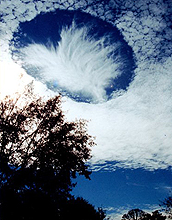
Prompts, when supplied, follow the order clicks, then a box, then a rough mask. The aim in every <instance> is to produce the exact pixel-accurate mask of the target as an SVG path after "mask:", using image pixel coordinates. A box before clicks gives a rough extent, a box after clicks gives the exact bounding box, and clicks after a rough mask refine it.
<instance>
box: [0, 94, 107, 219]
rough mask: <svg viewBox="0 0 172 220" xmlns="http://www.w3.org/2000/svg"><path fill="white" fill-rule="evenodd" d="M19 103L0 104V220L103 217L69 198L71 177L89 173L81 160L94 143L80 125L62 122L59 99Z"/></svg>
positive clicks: (101, 212) (83, 125)
mask: <svg viewBox="0 0 172 220" xmlns="http://www.w3.org/2000/svg"><path fill="white" fill-rule="evenodd" d="M19 99H20V98H17V99H16V100H12V99H10V98H6V99H5V100H3V101H1V103H0V112H1V115H0V163H1V164H0V190H1V192H0V193H1V194H0V196H1V197H0V208H1V210H0V211H1V214H0V215H1V219H2V220H8V219H18V220H20V219H24V220H31V219H64V220H65V219H69V218H70V219H80V220H82V219H83V220H89V219H95V220H102V219H104V218H105V214H104V212H103V211H102V210H98V211H97V210H96V209H95V208H94V207H93V206H92V205H90V204H89V203H87V202H86V201H85V200H83V199H79V198H77V199H75V198H74V197H73V196H72V195H71V190H72V188H73V187H74V186H75V183H73V179H74V178H76V174H77V173H78V174H80V175H84V176H85V177H86V178H88V179H89V178H90V174H91V172H90V171H89V167H88V165H86V163H85V162H86V161H87V160H88V159H90V158H91V154H90V150H91V147H92V146H93V145H94V144H95V143H94V140H93V138H92V137H91V136H90V135H88V133H87V129H86V122H85V121H84V120H78V121H75V122H67V121H66V120H65V117H64V114H63V112H62V109H61V97H60V96H56V97H54V98H51V99H49V100H47V101H43V99H41V98H39V99H34V100H33V101H31V102H30V103H29V102H28V103H26V104H24V105H22V104H21V103H20V105H18V102H19ZM81 210H82V211H83V213H82V212H81Z"/></svg>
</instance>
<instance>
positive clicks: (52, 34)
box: [0, 0, 172, 219]
mask: <svg viewBox="0 0 172 220" xmlns="http://www.w3.org/2000/svg"><path fill="white" fill-rule="evenodd" d="M87 3H88V2H87V1H84V0H81V1H77V2H76V1H75V2H73V1H72V0H70V1H69V2H68V1H60V2H59V1H58V0H55V1H51V0H47V1H46V2H45V1H32V0H31V1H25V0H14V1H13V4H11V1H10V0H7V1H3V2H1V4H0V9H1V11H2V15H3V16H2V19H1V21H0V28H1V33H0V46H1V54H0V62H1V63H2V64H3V62H6V63H7V64H8V65H7V66H8V68H9V67H10V66H11V69H10V68H9V69H7V70H5V68H4V69H3V68H2V71H1V75H2V76H5V75H7V74H9V75H10V74H11V76H10V77H8V80H7V86H6V87H9V89H10V87H14V86H15V85H14V84H17V83H16V81H15V83H12V81H11V82H10V79H12V78H14V75H15V74H19V73H20V72H21V71H22V72H24V75H27V76H31V77H33V79H34V87H35V91H37V92H38V93H40V94H41V95H50V96H52V95H56V94H58V92H61V93H62V94H63V106H62V108H63V110H64V111H65V113H66V118H67V120H75V119H79V118H84V119H86V120H88V132H89V134H91V135H92V136H94V137H95V141H96V143H97V145H96V146H95V147H94V148H93V149H92V159H91V160H90V161H89V164H90V167H91V169H92V170H93V174H92V176H91V181H88V180H84V179H83V178H82V177H79V178H78V179H77V181H78V185H77V187H76V188H75V189H74V194H75V195H78V196H83V197H84V198H85V199H87V200H88V201H89V202H90V203H92V204H93V205H95V206H96V207H97V206H102V207H103V208H105V209H107V212H108V213H116V217H115V214H114V215H113V218H114V219H120V217H119V215H118V214H122V213H125V212H126V211H127V210H129V209H131V208H141V209H146V210H150V211H151V210H154V209H155V208H156V207H157V206H158V205H159V200H161V199H163V198H165V197H166V196H168V195H169V194H170V193H171V187H172V184H171V178H172V177H171V166H172V146H171V143H172V135H171V134H172V114H171V113H172V104H171V103H172V102H171V97H172V86H171V85H172V77H171V74H172V71H171V66H172V57H171V54H172V49H171V39H172V30H171V25H172V21H171V12H172V5H171V3H170V1H166V2H164V1H163V0H145V1H144V2H143V1H142V0H137V1H133V0H126V1H125V0H124V1H122V2H121V3H120V4H119V2H118V1H115V0H114V1H112V0H109V1H106V3H105V4H104V3H103V1H102V2H98V1H96V2H95V1H90V4H89V5H88V4H87ZM14 63H15V64H14ZM15 65H16V66H18V67H16V69H15V68H13V66H15ZM1 66H3V65H1ZM12 70H13V71H12ZM12 72H13V73H12ZM12 74H13V75H12ZM2 76H1V77H2ZM2 78H3V77H2ZM2 78H1V81H2ZM15 78H16V79H18V81H20V79H21V77H18V78H17V77H15ZM3 84H4V83H3ZM9 85H11V86H9ZM6 87H4V89H5V88H6Z"/></svg>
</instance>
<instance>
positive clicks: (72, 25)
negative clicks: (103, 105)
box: [11, 10, 135, 103]
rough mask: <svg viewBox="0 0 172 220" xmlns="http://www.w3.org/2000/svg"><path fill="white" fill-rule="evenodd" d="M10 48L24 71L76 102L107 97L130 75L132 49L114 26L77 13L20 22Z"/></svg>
mask: <svg viewBox="0 0 172 220" xmlns="http://www.w3.org/2000/svg"><path fill="white" fill-rule="evenodd" d="M11 51H12V54H13V58H14V59H15V60H17V61H21V63H22V66H23V68H24V69H25V70H26V71H27V73H28V74H30V75H32V76H33V77H35V78H36V79H37V80H40V81H41V82H43V83H45V84H46V85H47V87H48V88H49V89H52V90H54V91H57V92H60V93H61V94H62V95H67V96H68V97H70V98H72V99H74V100H75V101H78V102H88V103H100V102H105V101H108V100H110V99H112V98H113V96H114V93H115V92H117V91H119V90H123V91H126V90H127V88H128V86H129V84H130V82H131V81H132V79H133V77H134V68H135V60H134V56H133V51H132V49H131V47H130V46H129V45H128V44H127V42H126V41H125V40H124V38H123V36H122V35H121V34H120V32H119V31H118V29H117V28H115V27H114V26H113V25H111V24H109V23H108V22H105V21H103V20H101V19H99V18H96V17H93V16H91V15H90V14H87V13H83V12H80V11H68V10H56V11H54V12H48V13H42V14H40V15H38V16H37V17H35V18H34V19H33V20H31V21H27V22H23V23H20V25H19V28H18V31H16V32H15V33H14V34H13V39H12V41H11Z"/></svg>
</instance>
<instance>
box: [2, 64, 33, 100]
mask: <svg viewBox="0 0 172 220" xmlns="http://www.w3.org/2000/svg"><path fill="white" fill-rule="evenodd" d="M30 81H31V77H30V76H28V75H27V74H26V72H25V71H24V69H23V68H21V67H20V66H19V65H18V64H16V63H14V62H13V61H12V60H11V61H1V62H0V99H1V100H2V99H3V98H4V97H5V96H7V95H10V96H13V95H14V94H15V93H16V92H18V93H22V92H23V91H24V86H25V85H26V84H28V83H29V82H30Z"/></svg>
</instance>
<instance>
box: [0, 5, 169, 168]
mask: <svg viewBox="0 0 172 220" xmlns="http://www.w3.org/2000/svg"><path fill="white" fill-rule="evenodd" d="M7 2H8V1H5V2H4V3H3V4H2V5H1V8H2V11H3V12H4V16H3V19H4V22H5V24H6V25H5V26H3V27H4V30H3V33H4V34H3V35H2V37H1V41H2V42H3V45H5V46H4V51H5V52H4V53H3V56H4V57H5V56H8V55H6V54H8V53H7V52H8V46H7V44H5V43H4V40H3V37H5V36H6V32H5V31H7V32H8V31H9V30H12V31H14V30H15V28H16V27H17V25H18V23H19V22H20V21H24V19H25V20H31V19H32V18H33V17H34V16H35V15H36V14H38V13H40V12H41V11H46V10H49V9H46V7H45V5H44V4H41V2H39V4H38V3H35V4H36V7H35V4H33V3H30V4H25V7H26V9H27V15H26V17H25V18H23V17H22V16H21V15H20V14H19V12H16V13H15V15H16V16H17V17H15V18H14V15H13V14H12V13H11V10H17V8H18V7H19V6H20V3H21V1H13V2H14V3H13V5H12V4H11V5H9V4H7ZM140 2H143V1H140ZM145 2H146V1H145ZM159 2H160V1H159ZM23 3H24V1H23ZM146 5H147V4H146ZM47 6H48V5H47ZM136 6H137V7H139V6H138V5H137V4H135V7H136ZM23 7H24V6H23V5H21V9H22V11H24V8H23ZM56 7H57V6H56ZM142 7H143V6H142ZM142 7H141V6H140V9H142ZM9 8H11V9H9ZM36 8H37V11H36ZM52 10H53V8H52ZM90 10H91V9H89V11H90ZM164 10H165V9H164ZM143 12H144V13H141V14H142V19H138V18H137V19H135V18H136V17H135V18H133V17H132V16H133V14H132V16H130V17H129V16H127V15H126V16H122V17H121V18H120V19H118V20H116V24H118V27H119V29H121V31H123V35H124V36H125V38H126V40H128V42H129V44H130V45H131V46H132V47H133V48H135V51H134V52H135V53H136V57H137V58H138V62H137V63H138V68H137V70H136V77H135V79H134V81H133V82H132V84H131V85H130V87H129V89H128V91H127V92H125V93H124V94H123V95H121V96H118V95H116V94H114V97H113V99H112V100H110V101H108V102H103V103H99V104H86V103H77V102H74V101H72V100H70V99H68V98H66V102H65V103H64V104H63V108H64V110H66V111H68V113H67V117H68V119H69V120H72V119H74V118H86V119H88V120H91V121H90V123H89V133H90V134H92V135H93V136H96V142H97V146H96V147H94V149H93V158H92V163H93V164H97V163H104V162H105V161H113V160H116V161H118V162H119V163H118V166H124V167H141V166H143V167H145V168H148V169H157V168H166V167H167V166H168V165H172V147H171V143H172V135H171V134H172V104H171V97H172V87H171V83H172V77H171V74H172V70H171V64H172V60H171V58H170V57H169V58H167V57H165V59H166V60H165V62H162V63H158V62H155V60H152V61H150V60H149V59H147V58H146V56H148V55H152V54H153V53H155V55H157V56H158V54H159V53H158V52H157V51H158V50H157V51H156V50H155V48H156V47H158V48H159V47H161V44H160V42H161V38H159V37H158V38H155V33H154V32H153V31H155V30H154V25H152V26H151V31H150V30H149V31H148V30H147V29H146V28H147V26H148V25H147V26H146V24H145V26H142V23H141V22H140V21H143V20H144V16H145V17H147V13H148V12H149V11H148V10H147V11H146V13H145V11H144V10H143ZM5 13H6V14H5ZM95 13H96V12H95ZM130 15H131V13H130ZM158 16H159V15H158ZM167 17H168V16H167ZM158 19H159V17H157V19H155V18H154V19H153V20H152V18H150V21H153V23H154V20H156V21H155V22H156V27H155V29H158V30H159V27H158V22H157V21H158ZM153 23H152V24H153ZM161 25H163V28H165V27H166V26H164V21H163V22H161ZM136 28H137V29H136ZM134 30H136V32H137V33H134ZM142 30H146V34H147V35H146V36H145V35H144V34H143V33H142ZM166 32H168V31H166ZM133 33H134V34H133ZM152 33H154V34H152ZM71 34H73V38H72V40H73V41H72V42H71V44H70V42H69V45H70V47H69V48H67V49H66V46H67V44H65V43H66V42H67V37H68V33H67V32H65V31H64V32H63V35H64V37H63V39H64V38H65V37H66V41H65V42H63V41H62V42H61V45H60V49H59V51H55V50H47V48H45V47H44V46H41V45H32V46H30V48H27V54H28V56H29V57H28V61H29V62H31V63H32V62H34V64H36V65H38V66H39V67H41V68H42V69H43V72H42V74H43V75H44V76H45V75H46V77H47V78H48V79H50V80H51V79H52V80H54V79H55V80H57V83H59V84H60V85H61V86H64V87H65V88H66V87H67V88H70V90H73V91H74V92H78V91H81V87H82V88H84V90H82V91H84V93H88V92H89V91H90V90H92V88H94V89H93V91H91V94H92V96H93V97H94V98H96V99H99V101H100V100H102V99H104V92H103V89H102V88H103V87H104V82H105V81H106V83H107V81H108V79H109V77H112V73H113V71H114V69H116V64H113V63H112V62H111V60H106V62H107V63H106V62H104V58H103V56H104V55H106V54H107V53H108V51H109V48H104V47H103V49H102V50H97V47H96V42H94V41H91V42H90V41H89V42H87V41H86V40H85V39H81V40H79V38H80V37H81V34H84V31H83V32H82V31H81V30H79V31H78V32H74V33H72V32H71ZM168 35H169V34H168ZM8 36H9V37H8ZM8 36H7V37H5V39H6V41H7V42H8V40H9V38H10V37H11V35H10V33H8ZM70 39H71V38H70ZM76 39H77V43H80V47H81V51H79V49H78V48H77V47H76V48H73V47H74V45H76V42H75V41H76ZM138 41H142V42H141V45H139V44H138V43H137V42H138ZM155 43H156V45H155ZM140 47H141V52H140V51H139V48H140ZM70 49H72V50H73V51H75V53H73V57H71V59H69V57H70ZM31 50H33V51H34V52H35V53H36V55H37V56H38V57H39V58H41V56H44V57H43V58H44V62H43V61H39V60H37V59H36V60H32V59H31V56H32V55H33V53H32V52H33V51H31ZM96 50H97V51H96ZM166 51H167V49H166V50H165V52H166ZM168 51H169V49H168ZM66 52H67V54H65V53H66ZM137 52H138V53H137ZM169 52H170V51H169ZM169 52H168V53H167V54H169ZM4 54H5V55H4ZM41 54H42V55H41ZM74 54H75V56H74ZM79 54H80V55H79ZM57 55H58V59H57ZM161 55H162V56H163V54H161ZM1 56H2V55H1ZM59 56H60V58H59ZM50 57H51V61H50V59H49V58H50ZM66 58H67V59H66ZM89 58H91V60H89ZM98 58H99V59H100V60H101V63H102V64H103V67H102V68H101V67H100V63H99V62H100V61H99V62H97V60H98ZM78 59H80V63H78V62H77V60H78ZM45 60H46V62H49V64H44V63H45ZM69 60H70V61H69ZM86 60H87V62H88V63H89V65H88V66H87V62H86ZM62 62H64V64H63V65H62ZM74 64H75V65H74ZM57 66H58V67H59V69H60V71H61V74H59V75H58V77H57V70H56V69H55V68H56V67H57ZM66 66H67V67H68V71H69V72H70V74H69V73H68V71H66ZM76 67H77V68H76ZM93 67H96V69H97V70H98V72H96V70H94V69H93ZM82 68H83V69H84V70H85V71H86V73H87V76H85V78H84V80H81V77H80V72H81V71H82ZM91 68H92V69H91ZM105 69H106V73H107V72H108V74H109V75H106V74H104V71H105ZM47 72H51V75H49V74H48V73H47ZM62 72H63V73H62ZM92 72H95V76H96V77H97V78H98V79H99V80H97V81H98V85H96V86H95V82H96V78H95V80H94V81H92V79H93V77H94V76H93V75H92ZM71 75H72V80H73V79H75V81H71ZM88 81H90V84H91V86H90V84H89V83H88ZM68 86H69V87H68ZM89 86H90V87H89ZM90 88H91V89H90Z"/></svg>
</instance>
